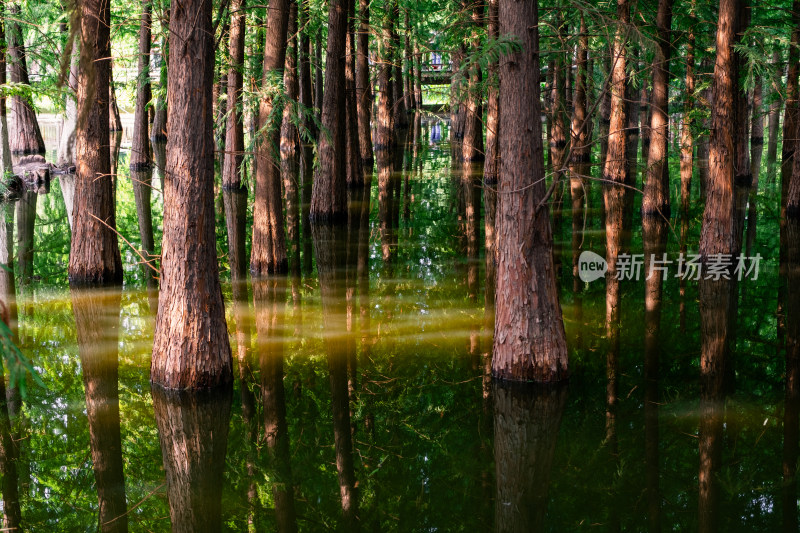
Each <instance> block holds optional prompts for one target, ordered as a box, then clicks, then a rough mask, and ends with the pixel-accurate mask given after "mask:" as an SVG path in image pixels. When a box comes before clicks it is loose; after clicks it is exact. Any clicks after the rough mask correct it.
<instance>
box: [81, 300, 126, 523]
mask: <svg viewBox="0 0 800 533" xmlns="http://www.w3.org/2000/svg"><path fill="white" fill-rule="evenodd" d="M71 293H72V311H73V313H74V314H75V325H76V328H75V329H76V332H77V337H78V352H79V354H80V358H81V368H82V373H83V385H84V389H85V391H86V415H87V418H88V419H89V442H90V448H91V452H92V466H93V468H94V477H95V485H96V486H97V497H98V500H99V502H98V503H99V508H100V509H99V513H98V515H99V516H98V523H99V528H98V529H99V531H103V532H127V531H128V513H127V504H126V501H125V476H124V473H123V467H122V440H121V436H120V418H119V361H118V354H117V346H118V344H119V333H118V328H119V309H120V299H121V296H122V294H121V292H120V290H119V289H116V290H114V289H112V290H110V291H107V292H97V290H87V289H73V290H72V291H71Z"/></svg>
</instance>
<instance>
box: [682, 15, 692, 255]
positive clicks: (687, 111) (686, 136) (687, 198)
mask: <svg viewBox="0 0 800 533" xmlns="http://www.w3.org/2000/svg"><path fill="white" fill-rule="evenodd" d="M692 20H693V21H694V20H696V18H695V17H694V2H692ZM694 42H695V37H694V29H693V28H689V30H688V33H687V34H686V95H685V97H684V103H683V122H682V123H681V216H682V217H683V218H684V219H686V218H687V217H688V216H689V205H690V204H691V196H692V173H693V171H694V136H693V135H692V126H693V124H694V120H693V119H692V113H693V111H694V87H695V76H694ZM683 241H684V237H683V235H682V236H681V242H683Z"/></svg>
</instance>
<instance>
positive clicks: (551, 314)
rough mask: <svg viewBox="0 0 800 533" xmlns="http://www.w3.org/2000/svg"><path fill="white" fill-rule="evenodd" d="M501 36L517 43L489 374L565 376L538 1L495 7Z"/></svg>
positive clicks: (506, 77) (503, 136) (507, 80)
mask: <svg viewBox="0 0 800 533" xmlns="http://www.w3.org/2000/svg"><path fill="white" fill-rule="evenodd" d="M499 17H500V35H514V36H516V37H517V38H518V39H520V40H521V43H522V48H521V50H520V51H516V52H513V53H511V54H509V55H508V56H507V57H506V58H504V60H503V61H501V68H500V87H501V92H500V122H501V124H502V125H503V127H502V129H501V130H500V153H501V154H503V157H502V158H501V161H500V191H499V202H498V224H497V238H498V240H497V256H498V267H497V302H496V318H495V336H494V360H493V361H492V374H493V375H494V376H495V377H498V378H501V379H507V380H514V381H527V380H533V381H541V382H555V381H561V380H563V379H565V378H566V377H567V346H566V339H565V334H564V323H563V321H562V319H561V307H560V306H559V303H558V290H557V287H556V280H555V272H554V269H553V256H552V246H553V240H552V239H553V237H552V234H551V230H550V217H549V216H548V213H547V208H546V206H545V205H546V204H545V202H546V197H545V186H544V182H543V180H542V178H543V177H544V158H543V150H542V135H541V118H540V117H541V104H540V100H539V30H538V20H539V15H538V2H537V1H535V0H534V1H532V2H514V3H513V4H512V3H501V4H500V13H499Z"/></svg>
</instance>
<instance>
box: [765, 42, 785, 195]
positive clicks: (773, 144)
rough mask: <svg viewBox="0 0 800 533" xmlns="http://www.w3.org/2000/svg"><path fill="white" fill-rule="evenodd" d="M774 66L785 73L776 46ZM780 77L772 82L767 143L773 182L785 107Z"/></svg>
mask: <svg viewBox="0 0 800 533" xmlns="http://www.w3.org/2000/svg"><path fill="white" fill-rule="evenodd" d="M772 66H773V68H774V69H775V70H776V71H778V72H780V73H781V74H782V73H783V67H782V66H781V52H780V49H779V48H778V47H777V46H775V51H774V52H773V53H772ZM780 77H782V76H779V77H778V78H775V79H773V80H772V83H771V84H770V87H771V88H772V101H771V102H770V104H769V118H768V122H769V140H768V141H767V142H768V144H767V173H768V174H769V179H770V181H772V180H773V179H774V178H775V162H776V161H777V159H778V129H779V127H780V120H781V106H782V105H783V98H781V95H780V88H779V86H780V81H779V79H780Z"/></svg>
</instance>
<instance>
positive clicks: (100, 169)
mask: <svg viewBox="0 0 800 533" xmlns="http://www.w3.org/2000/svg"><path fill="white" fill-rule="evenodd" d="M82 9H83V15H82V18H81V70H80V76H79V80H78V116H79V120H78V129H77V140H76V144H75V147H76V160H77V163H78V164H77V167H76V176H75V204H74V206H73V213H72V217H73V232H72V245H71V249H70V254H69V279H70V282H71V283H78V284H95V283H100V284H102V283H119V282H121V281H122V259H121V257H120V252H119V245H118V244H117V234H116V216H115V213H114V211H115V205H114V204H115V202H114V181H113V176H112V175H111V161H110V157H111V154H110V152H109V150H110V148H109V145H108V142H109V139H110V137H109V131H108V101H107V98H108V94H109V92H108V91H109V89H108V83H109V73H110V70H111V60H110V56H111V42H110V40H109V37H110V33H109V25H110V16H111V11H110V4H109V0H90V1H86V2H83V4H82Z"/></svg>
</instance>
